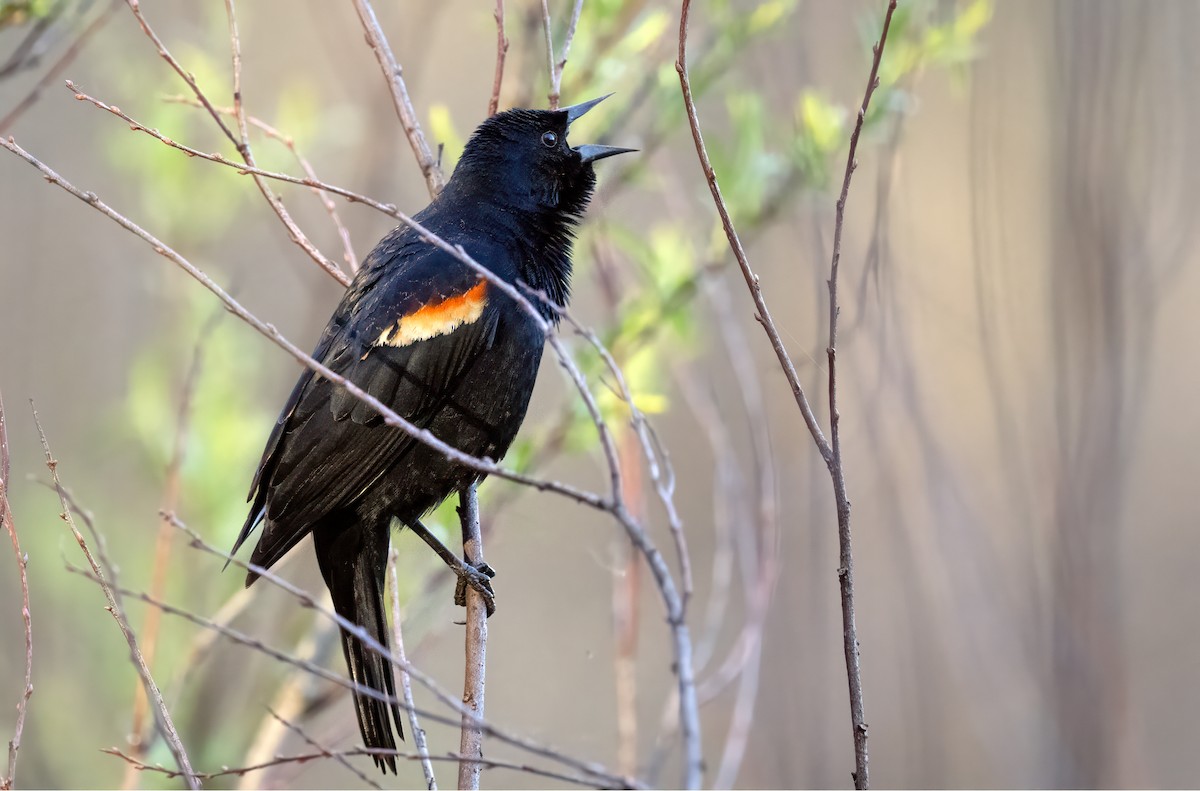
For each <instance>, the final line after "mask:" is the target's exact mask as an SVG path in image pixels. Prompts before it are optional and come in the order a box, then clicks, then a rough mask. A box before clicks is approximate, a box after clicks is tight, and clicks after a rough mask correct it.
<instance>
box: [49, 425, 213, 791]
mask: <svg viewBox="0 0 1200 791" xmlns="http://www.w3.org/2000/svg"><path fill="white" fill-rule="evenodd" d="M33 422H34V423H35V424H36V425H37V430H38V436H39V437H40V438H41V441H42V450H43V451H44V452H45V454H46V468H47V469H49V470H50V477H51V479H52V480H53V482H54V489H55V490H56V491H57V492H58V499H59V503H60V504H61V505H62V512H61V513H60V514H59V516H60V517H62V520H63V521H64V522H66V523H67V526H68V527H70V528H71V534H72V535H73V536H75V541H76V542H77V543H78V544H79V548H80V549H81V550H82V551H83V555H84V557H85V558H87V562H88V565H89V566H91V568H92V572H93V574H94V575H95V578H96V580H97V582H98V583H99V584H100V587H101V589H102V590H103V591H104V597H105V598H106V599H107V600H108V607H107V608H106V609H107V610H108V612H109V614H111V615H112V617H113V620H115V621H116V622H117V626H118V627H119V628H120V630H121V634H123V635H124V636H125V642H126V643H128V644H129V656H130V659H131V660H132V661H133V665H134V667H135V668H136V669H137V672H138V675H139V676H140V677H141V679H142V684H143V685H144V686H145V688H146V695H147V696H148V697H149V698H150V700H151V701H153V703H154V712H155V719H156V721H157V723H158V728H159V732H160V733H161V734H162V736H163V739H165V740H166V742H167V747H168V748H169V749H170V751H171V754H172V755H173V756H174V757H175V763H176V764H177V765H178V766H179V770H180V772H181V773H182V774H183V776H184V780H185V781H186V782H187V786H188V788H192V789H196V788H200V783H199V781H198V780H197V779H196V773H195V772H193V771H192V765H191V762H190V761H189V760H188V756H187V751H186V750H185V749H184V747H183V742H182V741H181V740H180V738H179V734H178V733H177V732H176V730H175V723H174V722H172V721H171V713H170V712H169V711H167V704H166V703H164V702H163V698H162V693H161V692H159V691H158V685H157V684H155V683H154V676H153V675H152V674H151V673H150V668H149V667H148V666H147V665H146V660H145V658H144V657H143V656H142V652H141V649H140V648H139V647H138V642H137V637H136V636H135V635H134V633H133V629H132V627H130V625H129V619H128V618H127V617H126V615H125V609H124V606H123V605H122V601H121V589H120V588H119V587H118V585H117V581H116V569H115V567H114V566H113V564H112V563H111V562H109V560H108V558H107V556H106V554H105V551H104V541H103V539H102V538H101V537H100V534H99V533H98V532H97V531H96V527H95V525H94V524H93V523H92V519H91V515H90V514H88V513H87V512H86V511H84V510H82V509H80V508H79V507H78V506H76V505H75V504H74V503H73V502H71V497H70V494H69V493H68V492H67V490H66V489H64V488H63V485H62V481H61V480H59V476H58V462H57V461H56V460H55V459H54V456H53V454H51V452H50V444H49V442H48V441H47V440H46V432H45V431H44V430H43V429H42V424H41V421H40V420H39V419H38V414H37V410H36V409H34V410H33ZM72 512H75V513H78V514H79V516H80V518H81V519H82V520H83V522H84V524H85V525H87V527H88V530H89V531H91V533H92V537H93V538H94V539H95V540H96V556H99V558H100V559H99V561H97V560H96V556H93V555H92V551H91V549H90V548H89V547H88V544H87V541H85V540H84V538H83V534H82V533H80V532H79V528H78V527H76V526H75V518H74V516H73V515H72Z"/></svg>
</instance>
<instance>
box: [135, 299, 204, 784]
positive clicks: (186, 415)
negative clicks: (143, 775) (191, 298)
mask: <svg viewBox="0 0 1200 791" xmlns="http://www.w3.org/2000/svg"><path fill="white" fill-rule="evenodd" d="M220 317H221V314H220V313H215V314H214V315H213V317H212V319H210V320H209V321H208V322H206V323H205V326H204V327H203V328H202V329H201V331H200V337H199V338H197V340H196V345H195V347H194V348H193V349H192V360H191V363H190V364H189V365H188V370H187V374H186V375H185V376H184V382H183V389H182V395H181V397H180V399H179V412H178V415H177V417H176V422H175V443H174V449H173V450H172V452H171V458H170V460H169V461H168V462H167V473H166V481H165V483H164V484H163V505H162V510H164V511H174V510H175V509H176V508H178V504H179V491H180V485H181V477H182V470H183V459H184V456H185V454H186V452H187V442H188V430H189V423H190V420H191V413H192V399H193V396H194V395H195V392H196V385H197V382H199V380H200V369H201V368H202V366H203V361H204V343H205V341H206V340H207V338H208V335H209V333H210V332H211V331H212V329H213V327H214V326H215V325H216V321H217V319H219V318H220ZM174 537H175V530H174V529H173V528H172V527H171V525H170V523H169V522H167V521H166V520H165V519H162V518H161V517H160V518H159V523H158V535H157V536H156V537H155V543H154V572H153V576H152V577H151V581H150V592H151V593H152V594H153V595H155V596H161V595H162V593H163V590H164V589H165V588H166V584H167V567H168V565H169V560H170V555H171V544H172V539H173V538H174ZM161 616H162V613H160V612H159V611H158V610H155V609H151V610H149V611H148V612H147V613H146V620H145V622H144V623H143V624H142V656H144V657H145V659H146V666H147V667H151V668H152V667H153V666H154V657H155V654H156V653H157V648H158V630H159V623H160V621H161V619H162V618H161ZM148 704H149V701H148V700H147V698H146V690H145V688H144V687H143V686H142V685H141V684H138V686H137V689H136V690H135V691H134V697H133V724H132V726H131V727H130V730H129V733H130V744H129V747H130V752H132V753H133V754H134V755H135V756H139V757H140V756H143V755H145V751H146V746H147V745H146V742H145V738H144V737H145V733H144V731H145V718H146V709H147V706H148ZM135 784H136V778H135V775H134V773H133V771H132V770H129V771H127V772H126V773H125V782H124V787H125V788H132V787H133V786H134V785H135Z"/></svg>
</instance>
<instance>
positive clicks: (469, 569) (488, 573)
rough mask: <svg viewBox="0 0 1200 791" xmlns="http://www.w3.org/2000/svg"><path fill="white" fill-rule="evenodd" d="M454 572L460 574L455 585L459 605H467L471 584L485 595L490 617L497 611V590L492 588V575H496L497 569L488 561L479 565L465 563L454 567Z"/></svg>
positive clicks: (473, 588) (484, 599) (455, 600)
mask: <svg viewBox="0 0 1200 791" xmlns="http://www.w3.org/2000/svg"><path fill="white" fill-rule="evenodd" d="M454 573H455V574H457V575H458V583H457V584H456V585H455V586H454V603H455V604H457V605H458V606H459V607H466V606H467V587H468V586H470V587H471V589H472V590H474V591H476V592H477V593H478V594H479V595H480V596H482V597H483V603H484V606H486V607H487V614H488V617H489V618H490V617H492V614H493V613H495V612H496V592H495V591H494V590H492V577H494V576H496V570H495V569H493V568H492V567H491V566H489V565H488V564H487V563H480V564H479V565H477V566H472V565H471V564H469V563H463V564H462V566H461V567H459V568H455V569H454Z"/></svg>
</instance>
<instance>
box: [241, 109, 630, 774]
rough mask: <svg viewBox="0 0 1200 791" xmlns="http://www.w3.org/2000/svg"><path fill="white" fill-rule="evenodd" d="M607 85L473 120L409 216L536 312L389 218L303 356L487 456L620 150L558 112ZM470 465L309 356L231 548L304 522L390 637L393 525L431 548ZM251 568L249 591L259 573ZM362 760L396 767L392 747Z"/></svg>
mask: <svg viewBox="0 0 1200 791" xmlns="http://www.w3.org/2000/svg"><path fill="white" fill-rule="evenodd" d="M610 95H611V94H610ZM606 98H608V97H607V96H601V97H599V98H597V99H593V100H591V101H587V102H583V103H581V104H577V105H573V106H571V107H565V108H562V109H557V110H540V109H538V110H535V109H521V108H517V109H512V110H506V111H504V112H501V113H498V114H496V115H493V116H492V117H490V118H488V119H487V120H485V121H483V122H482V123H481V124H480V125H479V126H478V128H477V129H476V130H475V131H474V133H473V134H472V135H471V137H470V139H469V140H468V142H467V144H466V145H465V147H464V149H463V152H462V155H461V156H460V158H459V161H458V164H457V165H456V167H455V169H454V172H453V174H452V175H451V177H450V179H449V180H448V181H447V183H446V185H445V187H444V188H443V189H442V191H441V192H440V193H439V194H438V195H437V196H436V197H435V198H434V199H433V200H432V201H431V202H430V204H429V205H428V206H427V207H426V208H425V209H423V210H421V211H420V212H418V213H417V214H416V215H415V217H414V219H415V220H417V221H418V222H419V223H421V224H422V225H423V226H424V227H425V228H426V229H427V230H428V231H429V232H431V233H432V234H435V235H437V236H439V237H441V239H443V240H445V241H446V242H448V243H449V245H451V246H461V248H462V250H463V251H465V252H466V253H467V254H468V255H470V256H471V257H472V258H473V259H474V260H475V261H477V262H478V263H479V264H481V265H482V266H483V267H486V268H487V269H488V270H490V272H492V273H493V274H494V275H495V276H496V277H497V278H498V279H501V280H503V281H504V282H505V283H508V284H510V285H513V286H514V287H519V288H521V289H525V290H526V292H527V293H530V294H535V295H537V296H536V297H534V298H531V299H529V304H531V305H534V306H535V309H536V310H537V311H538V312H539V313H540V314H541V317H542V319H543V321H541V322H539V321H538V320H536V319H535V317H534V316H532V315H530V313H529V312H528V310H527V309H526V308H525V307H522V306H521V305H520V304H519V303H518V302H517V301H516V300H514V299H513V298H512V297H511V296H510V295H508V294H506V293H504V290H502V289H500V288H498V287H497V286H496V285H495V284H494V283H491V282H489V281H488V280H487V279H485V278H483V277H481V276H480V274H479V272H477V271H476V270H475V269H473V268H471V267H470V266H469V265H468V264H466V263H464V262H463V261H462V260H460V259H459V258H458V257H456V256H454V255H452V254H451V253H449V252H446V251H445V250H443V249H440V248H438V247H435V246H433V245H432V244H430V243H429V242H428V241H426V240H425V239H423V238H422V237H421V236H420V235H419V234H418V233H417V232H415V231H414V230H413V229H412V228H410V227H409V226H407V225H400V226H398V227H396V228H395V229H393V230H392V231H391V232H389V233H388V234H387V235H386V236H384V237H383V239H381V240H380V242H379V243H378V244H377V245H376V246H375V248H374V249H373V250H372V251H371V253H370V254H369V255H368V256H367V257H366V258H365V259H364V260H363V263H362V266H361V267H360V268H359V271H358V272H357V273H356V274H355V276H354V278H353V279H352V281H351V283H350V286H349V287H348V288H347V290H346V292H345V294H344V296H343V297H342V299H341V301H340V303H339V304H338V306H337V308H336V309H335V310H334V312H333V315H332V317H331V318H330V319H329V323H328V324H327V325H326V327H325V329H324V331H323V332H322V334H321V336H320V338H319V340H318V342H317V345H316V348H315V350H314V351H313V354H312V356H313V357H314V358H315V359H316V360H318V361H319V362H321V363H322V364H323V365H325V366H327V367H328V368H329V369H330V370H332V371H333V372H334V373H336V374H338V375H340V376H342V377H344V378H345V379H346V380H349V381H350V382H353V383H354V384H356V385H357V386H358V387H360V388H361V389H362V390H364V391H365V392H367V393H368V394H370V395H372V396H374V397H375V398H377V399H379V401H380V402H382V403H383V404H385V405H387V406H388V407H390V408H391V409H392V410H393V411H394V412H396V413H397V414H398V415H400V416H401V417H403V418H404V419H405V420H407V421H409V422H411V423H412V424H413V425H415V426H416V427H418V428H421V429H426V430H428V431H430V432H432V434H433V435H434V436H436V437H437V438H439V439H440V440H442V441H443V442H445V443H446V444H448V445H450V446H452V447H454V448H456V449H458V450H460V451H462V452H463V453H466V454H468V455H470V456H474V457H476V458H488V459H492V460H496V461H498V460H500V459H501V458H502V457H503V456H504V454H505V453H506V452H507V451H508V449H509V446H510V445H511V444H512V442H513V440H514V439H515V437H516V435H517V432H518V429H519V428H520V426H521V423H522V421H523V420H524V418H525V413H526V410H527V409H528V407H529V400H530V396H531V394H532V392H533V388H534V383H535V381H536V379H537V372H538V367H539V363H540V361H541V357H542V350H543V346H544V336H543V329H542V327H543V325H544V322H550V323H555V322H557V320H558V318H559V315H560V309H561V308H563V307H565V306H566V304H567V300H568V298H569V295H570V290H571V268H572V263H571V255H572V246H573V242H574V237H575V231H576V228H577V226H578V224H579V223H580V221H581V220H582V218H583V215H584V213H585V212H586V209H587V207H588V204H589V202H590V200H591V196H592V193H593V191H594V189H595V184H596V175H595V170H594V168H593V164H594V163H595V162H597V161H599V160H602V159H606V158H608V157H612V156H615V155H617V154H623V153H627V152H629V151H632V150H633V149H627V148H618V147H615V146H606V145H596V144H583V145H578V146H575V147H572V146H570V145H569V144H568V142H567V135H568V132H569V131H570V127H571V124H573V123H574V122H575V121H576V120H578V119H579V118H580V117H581V116H583V115H584V114H585V113H587V112H588V111H589V110H591V109H592V108H593V107H595V106H596V105H597V104H599V103H600V102H601V101H603V100H604V99H606ZM548 303H551V304H548ZM483 478H484V475H483V474H482V473H481V472H479V471H478V470H477V469H475V468H472V467H468V466H466V465H464V464H461V463H460V462H456V461H453V460H451V459H449V458H447V457H446V456H445V455H444V454H443V453H441V452H440V451H437V450H434V449H433V448H431V447H430V446H429V445H427V444H425V443H424V442H422V441H420V440H418V439H415V438H413V437H412V436H410V434H408V433H407V432H405V431H404V430H403V429H401V428H399V427H396V426H392V425H388V424H386V423H385V422H384V420H383V418H382V416H381V415H380V414H379V412H378V411H377V410H375V409H374V408H373V407H371V406H369V405H368V404H366V403H364V402H363V401H362V400H360V399H358V398H356V397H355V396H354V395H353V394H351V393H349V392H348V391H347V390H346V388H345V387H343V386H341V385H339V384H335V383H334V382H331V381H330V380H328V379H326V378H324V377H322V376H321V375H319V374H316V373H314V371H313V370H312V369H311V368H306V369H305V371H304V372H303V373H302V374H301V375H300V377H299V379H298V381H297V382H296V384H295V387H294V388H293V389H292V392H291V395H290V396H289V398H288V399H287V401H286V403H285V404H284V406H283V409H282V411H281V412H280V414H279V418H278V420H277V421H276V423H275V426H274V429H273V430H272V431H271V433H270V436H269V437H268V439H267V442H266V447H265V448H264V450H263V454H262V459H261V461H260V463H259V465H258V469H257V471H256V472H255V474H254V478H253V481H252V484H251V488H250V495H249V498H248V502H250V503H251V506H250V512H249V515H248V516H247V518H246V522H245V524H244V525H243V527H242V530H241V532H240V533H239V535H238V537H237V540H236V542H235V543H234V546H233V550H232V552H231V553H230V554H231V556H232V555H234V554H236V553H237V552H238V550H239V549H240V548H241V547H242V545H243V544H244V543H245V542H246V541H247V540H248V539H249V538H250V536H251V535H253V534H254V532H255V530H256V529H258V528H260V527H261V533H260V534H259V536H258V541H257V543H256V544H255V546H254V550H253V552H252V553H251V559H250V566H252V567H253V568H260V569H268V568H270V567H271V566H272V565H273V564H275V563H276V562H278V561H279V559H280V558H282V557H283V556H284V555H285V554H287V553H288V552H289V551H290V550H291V549H292V548H293V547H294V546H295V545H296V544H297V543H298V542H300V541H301V540H302V539H303V538H305V537H306V536H308V535H309V534H311V535H312V537H313V547H314V549H315V552H316V557H317V564H318V566H319V567H320V571H321V575H322V577H323V579H324V581H325V584H326V585H327V586H328V588H329V592H330V594H331V597H332V600H333V606H334V610H335V612H337V613H338V614H339V615H340V616H341V617H342V618H343V619H345V620H346V621H348V622H350V623H352V624H355V625H356V626H358V627H360V628H361V629H362V630H365V632H366V633H368V634H370V635H371V636H372V637H373V638H374V639H375V640H376V641H378V642H379V643H380V644H381V645H383V646H384V647H387V646H388V645H389V641H388V635H387V628H386V625H387V621H386V618H385V616H384V599H383V587H384V574H385V567H386V557H387V552H388V544H389V540H390V538H391V533H392V526H393V524H395V523H398V524H399V525H400V528H401V529H403V528H404V527H409V528H411V529H413V530H414V531H415V532H419V533H421V532H423V535H422V537H423V538H425V539H426V540H427V541H430V542H431V545H433V542H436V539H435V538H433V537H432V536H431V535H429V534H428V531H426V530H424V526H423V525H422V524H421V522H420V520H421V518H422V517H423V516H424V515H425V514H426V513H428V512H429V511H430V510H432V509H433V508H434V507H436V506H437V505H438V504H439V503H440V502H442V501H443V500H444V499H446V498H447V497H448V496H450V495H451V494H454V493H457V492H462V491H464V490H465V489H466V488H467V487H469V486H471V485H473V484H476V483H478V482H479V481H480V480H482V479H483ZM440 554H443V558H444V559H446V560H447V562H448V563H452V564H455V565H454V567H455V570H456V572H457V573H459V575H460V579H459V581H460V587H461V585H462V583H463V582H464V581H465V582H468V583H470V584H471V585H472V586H473V587H476V588H477V589H479V590H481V591H483V592H485V593H488V594H490V592H491V588H490V585H489V584H488V582H487V578H488V577H489V576H490V575H491V574H493V573H494V572H492V570H491V569H490V568H487V567H486V566H481V567H480V568H479V569H473V568H470V567H464V566H463V564H462V563H460V562H458V561H457V558H456V557H455V556H454V555H453V553H451V552H449V551H448V550H445V549H444V548H443V549H442V550H441V552H440ZM447 554H448V555H449V557H446V555H447ZM253 568H252V569H251V570H250V571H249V572H248V573H247V575H246V586H247V587H249V586H250V585H252V584H253V583H254V581H255V580H256V579H257V578H258V576H259V574H258V573H257V572H256V571H255V570H253ZM480 572H482V574H481V573H480ZM489 599H490V597H489ZM341 641H342V648H343V652H344V653H345V657H346V664H347V667H348V669H349V675H350V679H351V680H352V681H353V682H354V684H355V688H354V691H353V697H354V708H355V713H356V715H357V719H358V725H359V730H360V732H361V734H362V738H363V743H364V744H365V746H366V747H368V748H381V749H383V750H395V747H396V742H395V739H394V735H393V725H394V726H395V732H396V733H397V734H399V736H400V738H401V739H403V738H404V730H403V727H402V725H401V721H400V709H399V706H398V705H397V703H396V694H395V690H396V687H395V681H394V678H393V672H392V665H391V663H390V662H389V661H388V660H387V659H385V658H384V657H382V656H380V655H379V654H378V653H377V652H375V651H372V650H370V648H368V646H367V645H366V644H364V642H363V641H362V640H360V639H359V638H358V637H357V636H355V635H354V634H352V633H351V632H349V631H347V630H346V629H344V628H343V629H342V630H341ZM372 690H373V691H374V692H375V693H376V694H371V693H370V691H372ZM389 716H390V719H389ZM373 758H374V760H375V764H376V765H377V766H378V768H379V769H380V770H382V771H383V772H384V773H385V774H386V773H387V772H388V770H391V771H392V772H393V773H395V771H396V762H395V757H394V756H391V755H375V756H373Z"/></svg>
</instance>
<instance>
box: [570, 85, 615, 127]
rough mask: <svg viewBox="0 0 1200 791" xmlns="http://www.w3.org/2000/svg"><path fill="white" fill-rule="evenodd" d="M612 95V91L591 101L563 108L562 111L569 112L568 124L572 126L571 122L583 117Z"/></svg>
mask: <svg viewBox="0 0 1200 791" xmlns="http://www.w3.org/2000/svg"><path fill="white" fill-rule="evenodd" d="M610 96H612V94H611V93H606V94H604V95H603V96H600V97H598V98H596V99H592V100H591V101H589V102H581V103H580V104H573V105H571V106H570V107H564V108H562V112H564V113H566V114H567V126H570V125H571V124H573V123H575V122H576V121H578V120H579V119H580V118H582V117H583V116H584V115H586V114H587V111H588V110H590V109H592V108H593V107H595V106H596V105H598V104H600V102H602V101H604V100H605V99H607V98H608V97H610Z"/></svg>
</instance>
